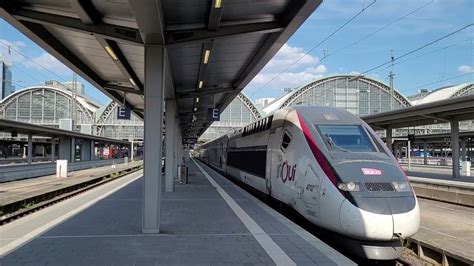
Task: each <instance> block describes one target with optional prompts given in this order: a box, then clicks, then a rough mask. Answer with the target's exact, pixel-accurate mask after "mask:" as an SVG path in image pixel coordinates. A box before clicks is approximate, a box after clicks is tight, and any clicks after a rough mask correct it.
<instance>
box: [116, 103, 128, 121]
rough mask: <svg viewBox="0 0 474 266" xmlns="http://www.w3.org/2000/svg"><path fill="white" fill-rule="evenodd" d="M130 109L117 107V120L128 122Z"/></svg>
mask: <svg viewBox="0 0 474 266" xmlns="http://www.w3.org/2000/svg"><path fill="white" fill-rule="evenodd" d="M130 113H131V110H130V107H128V106H119V107H118V108H117V119H122V120H130Z"/></svg>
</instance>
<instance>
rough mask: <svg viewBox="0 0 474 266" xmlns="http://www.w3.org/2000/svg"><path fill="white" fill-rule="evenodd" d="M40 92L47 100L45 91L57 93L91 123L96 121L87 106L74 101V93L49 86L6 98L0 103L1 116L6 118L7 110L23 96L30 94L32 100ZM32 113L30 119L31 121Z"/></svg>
mask: <svg viewBox="0 0 474 266" xmlns="http://www.w3.org/2000/svg"><path fill="white" fill-rule="evenodd" d="M38 91H39V92H41V95H42V97H43V99H44V98H45V96H44V95H45V91H51V92H53V93H55V94H56V95H57V94H59V95H61V96H64V97H65V98H66V99H68V102H69V101H72V102H75V104H76V108H78V109H79V110H81V112H82V113H83V114H84V115H85V116H86V118H87V119H88V120H90V121H91V123H92V122H93V121H94V119H93V115H94V114H93V112H92V111H91V110H89V109H88V108H87V107H86V106H84V105H83V104H82V103H81V102H80V101H78V100H76V99H74V97H73V95H72V92H69V91H67V90H64V89H59V88H55V87H52V86H47V85H46V86H35V87H29V88H25V89H22V90H19V91H16V92H14V93H12V94H10V95H8V97H6V98H5V99H3V100H2V101H0V114H2V115H3V117H4V116H5V111H6V109H7V108H8V107H9V106H10V105H11V104H12V103H14V102H17V101H18V99H19V98H20V97H21V96H24V95H26V94H30V99H33V94H34V93H36V92H38ZM55 102H56V101H55ZM17 104H18V103H17ZM17 106H18V105H17ZM30 108H31V103H30ZM42 108H44V100H43V104H42ZM31 113H32V112H31V111H30V119H31Z"/></svg>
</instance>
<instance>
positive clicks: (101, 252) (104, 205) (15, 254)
mask: <svg viewBox="0 0 474 266" xmlns="http://www.w3.org/2000/svg"><path fill="white" fill-rule="evenodd" d="M199 165H200V167H202V168H203V170H204V171H205V172H206V173H204V172H202V171H200V169H199V168H198V167H197V166H196V164H195V163H193V161H190V162H189V173H190V176H189V182H190V183H189V184H186V185H180V184H176V189H175V192H164V193H163V202H162V206H161V208H162V209H161V230H162V233H161V234H146V235H145V234H142V232H141V229H142V226H141V222H142V190H143V180H142V178H140V175H141V171H140V172H137V173H134V174H131V175H128V176H125V177H123V178H120V179H118V180H116V181H112V182H109V183H107V184H105V185H103V186H101V187H98V188H95V189H93V190H91V191H88V192H86V193H83V194H81V195H79V196H76V197H74V198H72V199H69V200H67V201H63V202H61V203H58V204H56V205H54V206H52V207H50V208H47V209H44V210H41V211H38V212H36V213H33V214H32V215H29V216H27V217H25V218H22V219H19V220H16V221H14V222H12V223H10V224H7V225H4V226H2V227H0V236H1V238H2V239H1V246H2V247H1V249H0V250H1V252H2V253H5V255H6V256H5V257H4V258H3V259H2V265H3V264H5V265H16V264H28V263H30V264H32V265H33V264H35V265H38V264H48V265H49V264H50V263H51V264H53V265H54V264H58V265H64V264H73V265H74V264H77V265H157V264H166V265H170V264H173V265H177V264H179V265H182V264H202V265H211V264H212V265H214V264H218V265H226V264H239V265H241V264H246V265H275V264H277V265H292V264H297V265H355V264H354V263H353V262H352V261H350V260H349V259H347V258H345V257H344V256H343V255H341V254H340V253H338V252H337V251H335V250H334V249H332V248H331V247H329V246H327V245H326V244H324V243H323V242H321V241H320V240H319V239H317V238H316V237H314V236H313V235H311V234H309V233H308V232H306V231H305V230H303V229H302V228H300V227H299V226H297V225H295V224H294V223H293V222H291V221H289V220H288V219H286V218H285V217H283V216H282V215H280V214H279V213H277V212H276V211H274V210H273V209H271V208H269V207H268V206H266V205H265V204H263V203H262V202H260V201H259V200H257V199H256V198H254V197H253V196H251V195H249V194H248V193H247V192H245V191H244V190H242V189H241V188H239V187H237V186H236V185H235V184H233V183H232V182H230V181H228V180H227V179H225V178H223V177H222V176H221V175H219V174H217V173H216V172H214V171H213V170H212V169H210V168H208V167H207V166H205V165H202V164H201V163H199ZM207 173H208V174H207Z"/></svg>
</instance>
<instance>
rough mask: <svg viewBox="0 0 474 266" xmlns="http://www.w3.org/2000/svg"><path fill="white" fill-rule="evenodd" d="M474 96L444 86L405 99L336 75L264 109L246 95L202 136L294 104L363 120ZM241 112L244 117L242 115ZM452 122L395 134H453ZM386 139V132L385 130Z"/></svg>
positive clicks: (366, 81)
mask: <svg viewBox="0 0 474 266" xmlns="http://www.w3.org/2000/svg"><path fill="white" fill-rule="evenodd" d="M472 94H474V83H465V84H460V85H455V86H448V87H442V88H439V89H435V90H432V91H428V90H422V91H420V92H419V93H418V94H415V95H411V96H405V95H403V94H402V93H401V92H399V91H398V90H397V89H395V88H394V89H393V90H392V89H391V88H390V86H388V85H387V84H385V83H383V82H381V81H378V80H376V79H373V78H369V77H361V76H357V75H336V76H330V77H325V78H321V79H318V80H314V81H311V82H309V83H306V84H304V85H302V86H300V87H297V88H296V89H294V90H291V91H289V92H288V93H286V94H285V95H283V96H281V97H280V98H277V99H275V100H273V101H272V102H270V103H269V104H267V105H266V106H264V107H263V109H262V110H260V109H259V108H258V107H257V105H255V104H253V102H252V101H251V100H250V99H249V98H248V97H246V96H245V95H243V94H239V97H237V98H236V99H234V101H233V102H232V103H231V104H230V105H229V106H228V107H227V108H226V110H224V112H223V113H222V115H221V121H219V122H214V123H213V124H212V125H211V126H210V127H209V128H208V129H207V130H206V131H205V132H204V134H203V135H202V136H201V138H200V141H201V142H205V141H208V140H211V139H214V138H216V137H218V136H221V135H222V134H224V133H225V132H228V131H230V130H234V129H237V128H240V127H242V126H244V125H246V124H248V123H250V122H252V121H255V120H256V119H258V118H259V117H262V116H265V115H266V114H270V113H272V112H274V111H275V110H277V109H280V108H284V107H287V106H291V105H321V106H331V107H340V108H344V109H346V110H348V111H349V112H351V113H353V114H354V115H357V116H360V117H363V116H366V115H372V114H377V113H382V112H387V111H391V110H398V109H402V108H406V107H410V106H414V105H419V104H425V103H430V102H434V101H438V100H444V99H449V98H454V97H460V96H466V95H472ZM240 112H241V113H242V116H241V115H239V114H240ZM459 128H460V131H474V121H472V120H471V121H462V122H460V125H459ZM449 132H450V125H449V123H444V124H437V125H429V126H420V127H412V128H400V129H396V130H394V132H393V136H394V137H397V136H398V137H401V136H403V137H406V136H407V134H408V133H414V134H417V135H426V134H441V133H449ZM380 134H381V135H382V136H384V135H385V132H383V131H381V132H380Z"/></svg>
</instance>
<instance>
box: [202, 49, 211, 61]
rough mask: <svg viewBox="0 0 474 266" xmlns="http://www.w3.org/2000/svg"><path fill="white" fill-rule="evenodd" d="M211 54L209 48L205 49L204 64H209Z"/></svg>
mask: <svg viewBox="0 0 474 266" xmlns="http://www.w3.org/2000/svg"><path fill="white" fill-rule="evenodd" d="M210 55H211V50H209V49H206V51H204V62H203V63H204V64H205V65H207V63H209V56H210Z"/></svg>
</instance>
